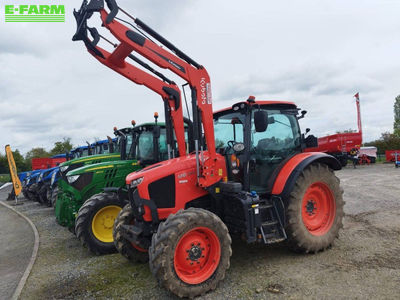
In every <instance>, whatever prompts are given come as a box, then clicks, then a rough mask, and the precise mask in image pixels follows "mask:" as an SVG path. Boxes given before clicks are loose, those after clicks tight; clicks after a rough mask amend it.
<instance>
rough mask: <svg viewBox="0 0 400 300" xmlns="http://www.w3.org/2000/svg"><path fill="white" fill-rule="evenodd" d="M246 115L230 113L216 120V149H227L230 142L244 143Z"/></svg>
mask: <svg viewBox="0 0 400 300" xmlns="http://www.w3.org/2000/svg"><path fill="white" fill-rule="evenodd" d="M244 123H245V115H244V114H241V113H239V112H234V113H229V114H226V115H222V116H220V117H219V118H218V119H216V120H214V132H215V133H214V134H215V148H217V149H225V148H226V147H228V142H229V141H234V142H237V143H243V142H244V140H243V128H244Z"/></svg>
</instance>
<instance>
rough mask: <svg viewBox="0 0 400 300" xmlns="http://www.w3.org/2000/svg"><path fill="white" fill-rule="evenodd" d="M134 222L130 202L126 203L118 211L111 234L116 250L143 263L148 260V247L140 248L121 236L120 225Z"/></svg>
mask: <svg viewBox="0 0 400 300" xmlns="http://www.w3.org/2000/svg"><path fill="white" fill-rule="evenodd" d="M134 223H135V217H134V215H133V212H132V207H131V205H130V204H127V205H125V206H124V208H123V209H122V210H121V211H120V213H119V215H118V217H117V218H116V220H115V223H114V230H113V236H114V244H115V248H117V250H118V252H119V253H121V255H122V256H124V257H126V258H127V259H129V260H131V261H133V262H141V263H145V262H147V261H148V260H149V254H148V249H144V248H141V247H139V246H138V245H135V244H133V243H131V242H130V241H128V240H127V239H125V238H124V237H123V236H122V232H121V228H120V226H121V225H133V224H134Z"/></svg>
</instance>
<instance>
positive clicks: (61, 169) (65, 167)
mask: <svg viewBox="0 0 400 300" xmlns="http://www.w3.org/2000/svg"><path fill="white" fill-rule="evenodd" d="M68 167H69V166H63V167H60V171H61V172H65V171H67V169H68Z"/></svg>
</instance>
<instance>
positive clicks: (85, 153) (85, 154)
mask: <svg viewBox="0 0 400 300" xmlns="http://www.w3.org/2000/svg"><path fill="white" fill-rule="evenodd" d="M88 155H89V150H88V149H84V150H82V157H85V156H88Z"/></svg>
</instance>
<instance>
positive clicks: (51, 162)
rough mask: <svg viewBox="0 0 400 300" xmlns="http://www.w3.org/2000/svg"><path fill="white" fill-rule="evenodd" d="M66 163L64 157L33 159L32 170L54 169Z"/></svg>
mask: <svg viewBox="0 0 400 300" xmlns="http://www.w3.org/2000/svg"><path fill="white" fill-rule="evenodd" d="M64 161H66V159H65V158H64V157H57V158H53V157H43V158H32V170H44V169H50V168H54V167H57V166H58V165H59V164H60V163H63V162H64Z"/></svg>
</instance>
